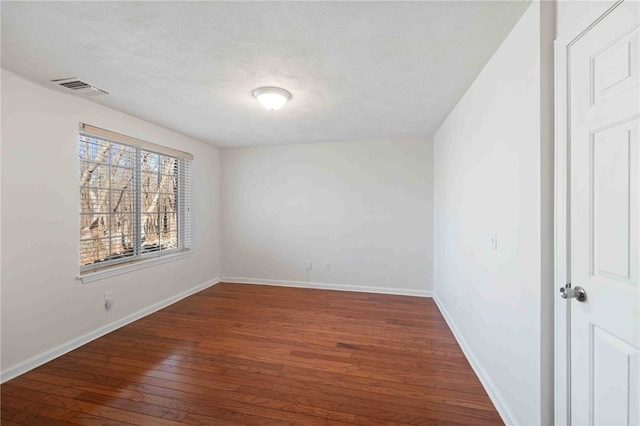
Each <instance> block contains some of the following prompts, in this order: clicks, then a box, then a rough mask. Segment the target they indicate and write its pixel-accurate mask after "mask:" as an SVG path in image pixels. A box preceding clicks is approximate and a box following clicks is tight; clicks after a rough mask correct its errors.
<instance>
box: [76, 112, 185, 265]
mask: <svg viewBox="0 0 640 426" xmlns="http://www.w3.org/2000/svg"><path fill="white" fill-rule="evenodd" d="M78 157H79V164H80V174H79V177H80V272H81V273H83V272H91V271H98V270H100V269H103V268H106V267H109V266H113V265H117V264H121V263H129V262H135V261H138V260H145V259H148V258H153V257H158V256H163V255H166V254H171V253H177V252H183V251H188V250H189V249H190V248H191V211H190V210H191V208H190V207H191V159H192V158H193V156H191V154H188V153H184V152H182V151H177V150H174V149H170V148H166V147H163V146H160V145H156V144H152V143H149V142H145V141H141V140H139V139H135V138H132V137H129V136H125V135H120V134H118V133H114V132H110V131H107V130H103V129H99V128H96V127H93V126H88V125H81V126H80V132H79V135H78Z"/></svg>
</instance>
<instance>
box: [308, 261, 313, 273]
mask: <svg viewBox="0 0 640 426" xmlns="http://www.w3.org/2000/svg"><path fill="white" fill-rule="evenodd" d="M312 269H313V263H311V261H308V262H307V271H310V270H312Z"/></svg>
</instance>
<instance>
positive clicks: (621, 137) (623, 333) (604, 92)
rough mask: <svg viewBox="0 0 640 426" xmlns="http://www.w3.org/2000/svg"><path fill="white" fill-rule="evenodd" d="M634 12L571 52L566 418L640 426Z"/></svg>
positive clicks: (599, 28) (602, 26) (612, 19)
mask: <svg viewBox="0 0 640 426" xmlns="http://www.w3.org/2000/svg"><path fill="white" fill-rule="evenodd" d="M638 5H639V3H638V2H637V1H633V0H627V1H624V2H622V3H619V4H618V5H617V6H616V7H615V8H614V9H613V10H611V11H610V13H608V14H606V15H605V16H604V17H603V18H602V19H601V20H600V21H599V22H597V23H595V25H593V26H591V27H590V28H588V29H587V31H586V32H585V33H584V34H583V35H582V36H581V37H580V38H579V39H578V40H577V41H576V42H575V43H574V44H573V45H572V46H570V50H569V52H568V54H569V76H568V77H569V90H570V94H569V102H570V104H569V108H570V127H569V130H570V136H569V141H570V144H569V147H570V148H569V149H570V153H571V154H570V158H571V166H570V168H571V172H570V179H571V213H570V221H571V228H570V231H571V281H572V285H573V288H574V289H575V287H576V286H581V287H583V288H584V290H585V291H586V294H587V299H586V300H585V301H584V302H580V301H578V300H577V299H573V300H571V302H570V305H571V306H570V312H571V349H570V351H571V370H570V375H571V391H570V392H571V419H572V424H573V425H574V426H576V425H640V413H639V410H640V389H639V385H640V352H639V347H640V335H639V334H640V325H639V322H640V316H639V312H640V310H639V306H640V294H639V292H638V286H639V284H638V265H639V263H640V262H639V260H640V253H639V250H638V235H639V231H638V225H639V223H638V222H639V220H638V219H639V215H640V212H639V210H638V189H639V183H640V177H639V175H638V163H639V161H638V160H639V158H640V152H639V151H638V121H639V116H638V114H639V112H640V110H639V107H638V105H639V104H640V86H639V85H638V71H639V70H638V68H639V55H638V54H639V46H638V14H639V10H638Z"/></svg>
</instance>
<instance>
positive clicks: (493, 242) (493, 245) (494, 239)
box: [489, 234, 498, 250]
mask: <svg viewBox="0 0 640 426" xmlns="http://www.w3.org/2000/svg"><path fill="white" fill-rule="evenodd" d="M489 248H490V249H491V250H498V234H493V235H492V236H491V237H489Z"/></svg>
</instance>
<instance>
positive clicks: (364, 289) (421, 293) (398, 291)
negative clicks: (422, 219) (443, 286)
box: [220, 277, 433, 297]
mask: <svg viewBox="0 0 640 426" xmlns="http://www.w3.org/2000/svg"><path fill="white" fill-rule="evenodd" d="M220 281H221V282H225V283H235V284H262V285H273V286H280V287H300V288H313V289H318V290H339V291H357V292H361V293H379V294H395V295H399V296H417V297H432V295H433V293H432V292H431V291H427V290H412V289H402V288H384V287H369V286H363V285H362V286H361V285H349V284H328V283H317V282H305V281H283V280H266V279H258V278H239V277H222V279H221V280H220Z"/></svg>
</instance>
